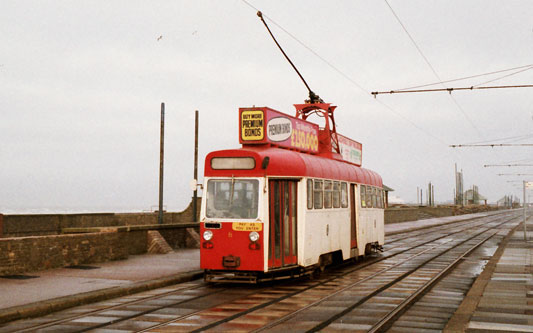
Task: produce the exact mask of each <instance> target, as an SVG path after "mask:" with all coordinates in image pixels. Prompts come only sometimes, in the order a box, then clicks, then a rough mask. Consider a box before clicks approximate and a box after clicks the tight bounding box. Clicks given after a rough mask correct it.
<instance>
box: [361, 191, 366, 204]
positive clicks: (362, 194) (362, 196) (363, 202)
mask: <svg viewBox="0 0 533 333" xmlns="http://www.w3.org/2000/svg"><path fill="white" fill-rule="evenodd" d="M361 207H363V208H366V186H365V185H361Z"/></svg>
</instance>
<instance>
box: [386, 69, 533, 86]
mask: <svg viewBox="0 0 533 333" xmlns="http://www.w3.org/2000/svg"><path fill="white" fill-rule="evenodd" d="M523 68H527V69H531V68H533V64H529V65H525V66H518V67H513V68H509V69H502V70H499V71H494V72H488V73H482V74H476V75H471V76H465V77H460V78H457V79H450V80H445V81H442V82H434V83H427V84H422V85H418V86H412V87H407V88H401V89H394V91H401V90H410V89H417V88H424V87H430V86H434V85H437V84H441V83H450V82H456V81H462V80H468V79H473V78H476V77H482V76H488V75H493V74H499V73H505V72H509V71H513V70H517V69H523Z"/></svg>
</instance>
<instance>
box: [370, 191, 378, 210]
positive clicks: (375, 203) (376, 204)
mask: <svg viewBox="0 0 533 333" xmlns="http://www.w3.org/2000/svg"><path fill="white" fill-rule="evenodd" d="M376 191H377V189H376V188H375V187H372V207H374V208H379V206H378V203H377V201H378V200H377V199H378V198H377V195H376Z"/></svg>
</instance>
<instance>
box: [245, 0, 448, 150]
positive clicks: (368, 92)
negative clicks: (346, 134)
mask: <svg viewBox="0 0 533 333" xmlns="http://www.w3.org/2000/svg"><path fill="white" fill-rule="evenodd" d="M241 1H242V2H243V3H245V4H246V5H247V6H249V7H250V8H253V9H254V10H256V11H259V9H258V8H256V7H255V6H253V5H252V4H250V3H249V2H248V1H247V0H241ZM263 17H264V18H266V19H268V20H269V21H270V22H272V24H273V25H275V26H276V27H278V28H279V29H280V30H282V31H283V32H285V33H286V34H287V35H288V36H289V37H291V38H292V39H294V40H295V41H296V42H297V43H298V44H300V45H301V46H303V47H304V48H305V49H306V50H308V51H309V52H311V53H312V54H313V55H315V56H316V57H317V58H318V59H320V60H321V61H322V62H324V63H325V64H326V65H328V66H329V67H330V68H331V69H333V70H334V71H335V72H337V73H338V74H339V75H341V76H342V77H344V78H345V79H346V80H348V81H349V82H350V83H352V84H353V85H354V86H356V87H357V88H358V89H359V90H361V91H362V92H364V93H365V96H370V95H371V94H370V90H368V89H366V88H364V87H363V86H362V85H361V84H359V83H358V82H357V81H355V80H354V79H353V78H351V77H350V76H348V75H347V74H346V73H344V72H343V71H341V70H340V69H339V68H337V67H336V66H334V65H333V64H332V63H331V62H329V61H328V60H326V59H325V58H324V57H322V56H321V55H320V54H318V53H317V52H316V51H314V50H313V49H311V48H310V47H309V46H307V45H306V44H305V43H303V42H302V41H301V40H299V39H298V38H297V37H296V36H294V35H293V34H292V33H290V32H289V31H288V30H287V29H285V28H283V27H282V26H281V25H280V24H278V23H277V22H276V21H274V20H273V19H272V18H271V17H269V16H268V15H266V14H264V13H263ZM374 101H377V102H378V104H380V105H382V106H383V107H384V108H386V109H387V110H389V111H390V112H392V113H394V114H395V115H396V116H398V117H399V118H401V119H403V120H404V121H406V122H408V123H409V124H411V126H413V127H415V128H417V129H418V130H420V131H422V132H424V133H425V134H426V135H428V136H430V137H432V138H433V139H435V140H437V141H438V142H440V143H441V144H443V145H447V143H446V142H444V140H441V139H440V138H438V137H437V136H435V135H434V134H433V133H431V132H429V131H427V130H425V129H424V128H422V127H420V126H418V125H417V124H415V123H414V122H413V121H412V120H410V119H409V118H407V117H405V116H404V115H402V114H401V113H399V112H398V111H396V110H395V109H394V108H392V107H391V106H389V105H387V104H385V103H384V102H382V101H381V100H374Z"/></svg>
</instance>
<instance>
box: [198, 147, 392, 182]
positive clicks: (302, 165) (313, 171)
mask: <svg viewBox="0 0 533 333" xmlns="http://www.w3.org/2000/svg"><path fill="white" fill-rule="evenodd" d="M213 157H253V158H254V160H255V166H254V167H253V168H252V169H246V170H243V169H239V170H235V169H213V168H212V165H211V160H212V158H213ZM266 157H268V158H269V163H268V166H267V168H266V170H265V169H262V164H263V160H264V159H265V158H266ZM205 161H206V163H205V176H206V177H232V176H235V177H263V176H265V175H266V176H280V177H315V178H325V179H335V180H344V181H349V182H355V183H361V184H365V185H373V186H378V187H382V186H383V181H382V179H381V176H380V175H379V174H377V173H376V172H374V171H371V170H368V169H365V168H361V167H358V166H356V165H354V164H351V163H347V162H342V161H338V160H334V159H329V158H324V157H320V156H317V155H311V154H307V153H301V152H298V151H293V150H288V149H283V148H277V147H270V146H266V147H265V146H257V147H255V146H246V147H243V148H239V149H228V150H219V151H214V152H211V153H209V154H208V155H207V156H206V159H205Z"/></svg>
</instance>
